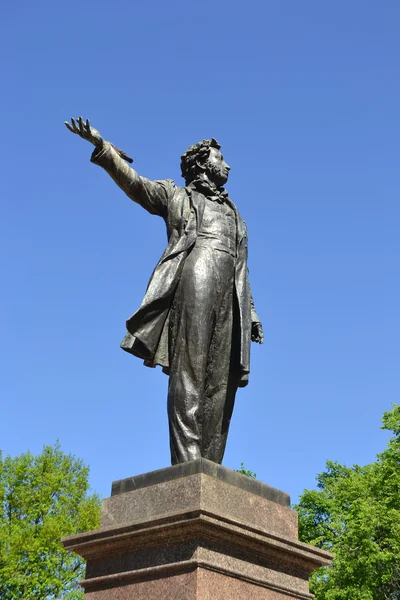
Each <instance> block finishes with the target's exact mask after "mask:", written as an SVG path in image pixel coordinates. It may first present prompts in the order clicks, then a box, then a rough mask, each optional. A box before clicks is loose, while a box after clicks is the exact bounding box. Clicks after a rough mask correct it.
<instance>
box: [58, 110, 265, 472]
mask: <svg viewBox="0 0 400 600" xmlns="http://www.w3.org/2000/svg"><path fill="white" fill-rule="evenodd" d="M66 125H67V127H68V129H69V130H70V131H72V132H73V133H76V134H78V135H79V136H80V137H82V138H83V139H85V140H88V141H89V142H91V143H92V144H93V145H94V146H95V150H94V152H93V154H92V157H91V161H92V162H93V163H95V164H97V165H100V166H101V167H103V169H105V170H106V171H107V173H108V174H109V175H110V176H111V177H112V178H113V179H114V181H115V182H116V183H117V185H118V186H119V187H120V188H121V189H122V190H123V191H124V192H125V193H126V194H127V196H129V198H131V199H132V200H134V201H135V202H137V203H138V204H140V205H141V206H142V207H143V208H145V209H146V210H147V211H149V212H150V213H151V214H154V215H158V216H160V217H162V218H163V219H164V221H165V223H166V226H167V235H168V245H167V247H166V249H165V251H164V253H163V255H162V256H161V258H160V260H159V262H158V264H157V266H156V268H155V270H154V272H153V275H152V276H151V279H150V281H149V284H148V287H147V291H146V295H145V297H144V299H143V302H142V304H141V306H140V308H139V310H138V311H137V312H135V313H134V315H132V316H131V317H130V318H129V319H128V320H127V322H126V327H127V330H128V332H127V334H126V335H125V337H124V339H123V341H122V343H121V347H122V348H123V349H124V350H125V351H126V352H130V353H131V354H133V355H134V356H138V357H139V358H142V359H143V360H144V363H145V364H146V365H147V366H151V367H154V366H156V365H160V366H161V367H162V368H163V370H164V372H165V373H167V374H168V375H169V385H168V419H169V431H170V446H171V462H172V464H177V463H181V462H185V461H189V460H195V459H198V458H201V457H203V458H207V459H209V460H212V461H214V462H217V463H221V462H222V458H223V455H224V451H225V446H226V440H227V436H228V429H229V424H230V420H231V416H232V410H233V405H234V401H235V395H236V390H237V388H238V387H244V386H246V385H247V383H248V374H249V372H250V341H251V340H252V341H254V342H258V343H260V344H261V343H262V342H263V330H262V326H261V323H260V320H259V318H258V316H257V313H256V311H255V309H254V303H253V299H252V295H251V291H250V285H249V281H248V269H247V229H246V225H245V223H244V221H243V220H242V218H241V216H240V214H239V212H238V210H237V208H236V206H235V205H234V204H233V202H232V201H231V200H230V199H229V197H228V194H227V192H226V191H225V190H224V188H223V187H222V186H223V185H224V184H225V183H226V182H227V180H228V173H229V166H228V165H227V164H226V162H225V160H224V157H223V156H222V154H221V152H220V145H219V144H218V142H217V141H216V140H215V139H212V140H203V141H201V142H199V143H198V144H195V145H194V146H190V148H189V149H188V150H187V151H186V152H185V153H184V154H183V156H182V158H181V170H182V176H183V178H184V179H185V182H186V186H185V187H178V186H177V185H175V183H174V182H173V181H172V180H170V179H166V180H163V181H150V180H149V179H146V178H145V177H141V176H139V175H138V174H137V173H136V171H134V170H133V169H132V168H131V167H129V166H128V165H127V164H126V161H128V162H132V159H130V158H129V156H127V155H126V154H125V153H124V152H123V151H122V150H120V149H118V148H116V147H115V146H114V145H113V144H111V143H109V142H106V141H105V140H103V138H102V137H101V135H100V133H99V132H98V131H97V130H96V129H94V128H93V127H91V125H90V123H89V121H86V122H85V121H83V119H82V118H81V117H80V118H79V119H77V121H75V120H74V119H71V124H69V123H67V122H66Z"/></svg>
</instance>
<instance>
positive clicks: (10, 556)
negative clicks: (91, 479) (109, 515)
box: [0, 444, 100, 600]
mask: <svg viewBox="0 0 400 600" xmlns="http://www.w3.org/2000/svg"><path fill="white" fill-rule="evenodd" d="M88 475H89V470H88V468H87V467H86V466H84V465H83V463H82V461H81V460H78V459H77V458H75V457H74V456H72V455H67V454H64V453H63V452H62V451H61V449H60V446H59V444H56V445H55V446H54V447H52V446H45V447H44V448H43V452H42V453H41V454H40V455H38V456H33V455H32V454H31V453H30V452H27V453H25V454H22V455H21V456H18V457H16V458H11V457H10V456H6V457H5V458H4V459H3V458H2V456H1V454H0V598H1V599H2V600H16V599H18V598H23V600H31V599H32V600H33V599H35V600H36V599H40V600H44V599H47V598H49V599H50V598H52V599H53V598H54V599H57V600H58V599H61V598H63V599H65V600H67V599H68V600H78V599H80V598H83V593H82V592H81V591H80V590H79V587H78V585H77V582H78V581H79V579H82V577H83V575H84V562H83V560H82V559H81V558H80V557H78V556H76V555H74V554H72V553H70V552H66V551H65V550H64V548H63V546H62V545H61V543H60V539H61V538H62V537H64V536H67V535H72V534H75V533H80V532H84V531H88V530H90V529H96V527H98V524H99V517H100V500H99V498H98V496H97V495H89V494H88V490H89V484H88Z"/></svg>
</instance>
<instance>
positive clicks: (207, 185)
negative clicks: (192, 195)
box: [187, 179, 228, 204]
mask: <svg viewBox="0 0 400 600" xmlns="http://www.w3.org/2000/svg"><path fill="white" fill-rule="evenodd" d="M187 189H188V190H189V192H191V191H192V190H196V192H200V194H203V195H204V196H205V197H206V198H209V199H210V200H216V201H217V202H219V203H221V204H222V203H223V202H225V201H226V200H227V198H228V192H227V191H226V190H225V189H224V188H223V187H220V188H217V187H216V186H213V185H212V183H211V182H209V181H207V180H206V179H195V180H194V181H192V182H191V183H189V185H188V186H187Z"/></svg>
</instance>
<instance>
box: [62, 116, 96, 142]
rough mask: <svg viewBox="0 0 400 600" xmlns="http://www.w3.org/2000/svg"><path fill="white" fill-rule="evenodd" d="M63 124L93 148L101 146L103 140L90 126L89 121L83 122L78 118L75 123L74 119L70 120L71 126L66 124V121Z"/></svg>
mask: <svg viewBox="0 0 400 600" xmlns="http://www.w3.org/2000/svg"><path fill="white" fill-rule="evenodd" d="M64 124H65V126H66V127H67V128H68V129H69V130H70V131H72V133H76V134H77V135H79V136H80V137H81V138H82V139H84V140H87V141H88V142H90V143H91V144H93V146H97V148H101V147H102V146H103V144H104V140H103V138H102V137H101V135H100V132H99V131H97V129H95V128H94V127H92V126H91V125H90V122H89V119H86V121H84V120H83V119H82V117H79V118H78V119H77V120H76V121H75V119H73V118H72V119H71V124H70V123H68V121H64Z"/></svg>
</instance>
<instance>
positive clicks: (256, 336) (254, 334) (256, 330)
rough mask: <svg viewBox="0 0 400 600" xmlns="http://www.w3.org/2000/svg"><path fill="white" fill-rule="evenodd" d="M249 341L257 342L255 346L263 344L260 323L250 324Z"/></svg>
mask: <svg viewBox="0 0 400 600" xmlns="http://www.w3.org/2000/svg"><path fill="white" fill-rule="evenodd" d="M251 341H252V342H257V344H262V343H263V342H264V332H263V328H262V325H261V323H252V325H251Z"/></svg>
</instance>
